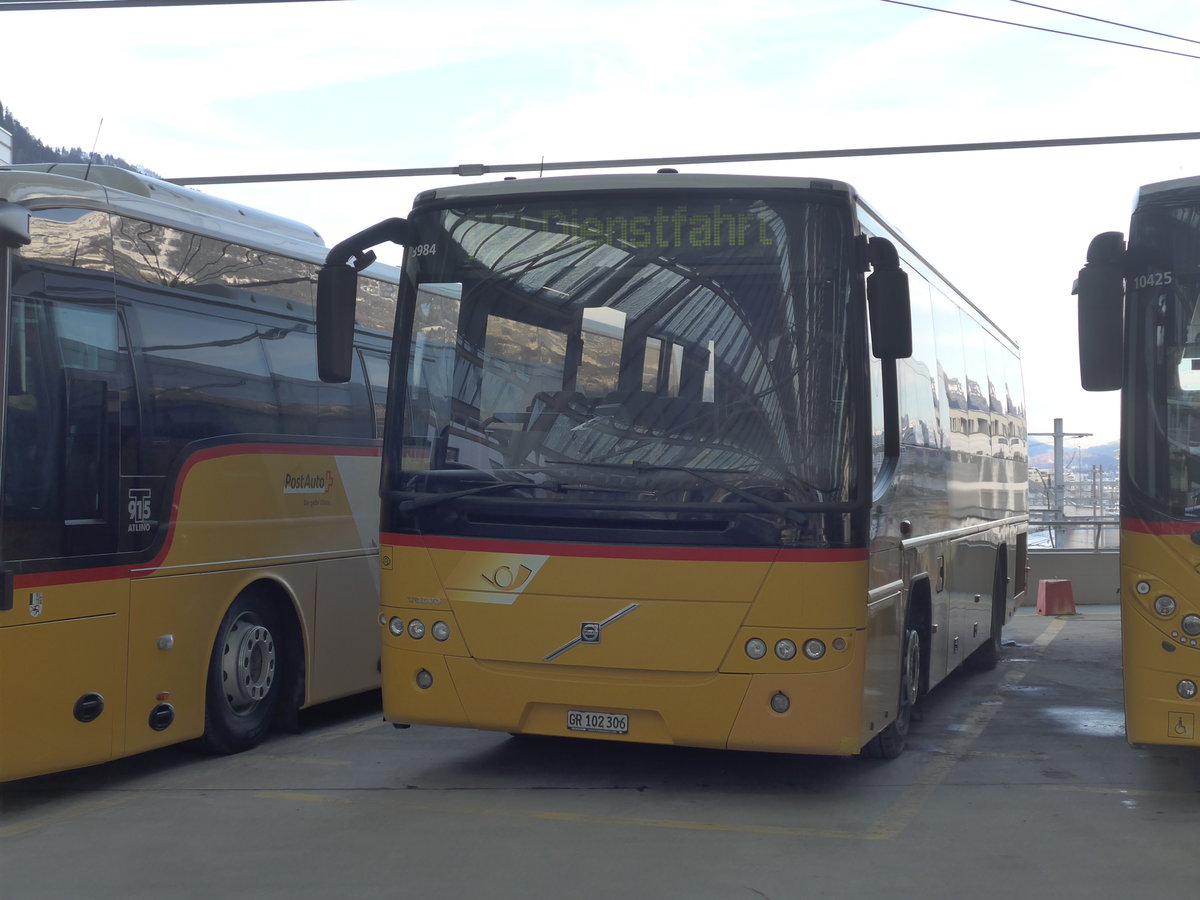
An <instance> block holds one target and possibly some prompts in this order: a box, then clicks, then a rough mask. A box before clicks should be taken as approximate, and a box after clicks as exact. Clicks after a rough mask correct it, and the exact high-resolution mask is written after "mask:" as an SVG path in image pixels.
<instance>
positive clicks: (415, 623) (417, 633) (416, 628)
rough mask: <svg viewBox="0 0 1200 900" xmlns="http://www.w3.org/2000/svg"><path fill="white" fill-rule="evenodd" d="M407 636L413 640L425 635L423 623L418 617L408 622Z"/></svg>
mask: <svg viewBox="0 0 1200 900" xmlns="http://www.w3.org/2000/svg"><path fill="white" fill-rule="evenodd" d="M408 636H409V637H410V638H412V639H413V640H414V641H419V640H420V639H421V638H423V637H425V623H424V622H422V621H421V620H420V619H413V620H412V621H411V622H409V623H408Z"/></svg>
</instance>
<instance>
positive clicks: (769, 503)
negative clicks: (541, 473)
mask: <svg viewBox="0 0 1200 900" xmlns="http://www.w3.org/2000/svg"><path fill="white" fill-rule="evenodd" d="M574 465H578V466H594V467H596V468H612V469H624V470H626V471H628V470H632V471H634V472H682V473H684V474H685V475H691V476H693V477H695V478H698V479H699V480H701V481H703V482H706V483H707V484H711V485H713V486H714V487H719V488H721V490H724V491H729V493H731V494H733V495H734V496H736V497H739V498H741V499H742V500H745V501H747V502H749V503H752V504H754V505H755V506H757V507H758V508H759V509H762V510H766V511H767V512H769V513H773V514H774V515H777V516H779V517H780V518H783V519H789V520H791V521H793V522H797V523H799V524H801V525H803V524H806V523H807V521H808V520H807V519H806V518H805V517H804V515H803V513H801V512H800V511H799V510H796V509H793V508H792V507H791V506H788V505H787V504H784V503H779V502H777V501H775V500H768V499H767V498H766V497H761V496H759V495H758V494H755V493H753V492H751V491H748V490H746V489H745V488H740V487H738V486H737V485H735V484H726V483H724V482H723V481H721V480H720V479H718V478H714V477H713V475H715V474H721V475H748V474H750V472H751V471H752V470H750V469H712V468H700V467H698V466H661V465H656V464H655V463H647V462H642V461H641V460H636V459H635V460H631V461H630V462H627V463H606V462H577V463H574Z"/></svg>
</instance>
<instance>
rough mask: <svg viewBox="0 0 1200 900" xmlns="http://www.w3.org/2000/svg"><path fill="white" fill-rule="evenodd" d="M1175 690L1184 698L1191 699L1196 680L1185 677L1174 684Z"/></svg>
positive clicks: (1193, 694)
mask: <svg viewBox="0 0 1200 900" xmlns="http://www.w3.org/2000/svg"><path fill="white" fill-rule="evenodd" d="M1175 692H1176V693H1177V694H1179V696H1180V697H1182V698H1183V699H1184V700H1192V699H1195V697H1196V682H1194V681H1192V680H1191V679H1190V678H1185V679H1183V681H1181V682H1179V684H1177V685H1175Z"/></svg>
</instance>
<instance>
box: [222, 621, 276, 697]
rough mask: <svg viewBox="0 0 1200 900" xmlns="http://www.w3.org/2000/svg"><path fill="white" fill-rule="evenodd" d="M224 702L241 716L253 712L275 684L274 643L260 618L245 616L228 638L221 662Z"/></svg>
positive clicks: (232, 626)
mask: <svg viewBox="0 0 1200 900" xmlns="http://www.w3.org/2000/svg"><path fill="white" fill-rule="evenodd" d="M221 678H222V682H223V684H224V686H225V699H226V700H227V701H228V703H229V706H230V708H231V709H232V710H233V711H234V712H235V713H237V714H238V715H245V714H246V713H248V712H250V711H252V710H253V709H254V707H255V705H256V704H258V703H259V702H261V701H262V700H263V698H264V697H266V696H267V694H268V693H269V692H270V690H271V685H272V683H273V682H274V681H275V639H274V638H273V637H272V636H271V632H270V630H269V629H268V628H267V627H266V626H265V625H263V624H262V623H261V622H260V621H258V620H257V617H251V616H250V615H248V614H247V615H242V616H239V617H238V618H237V620H236V621H234V623H233V624H232V625H231V626H230V628H229V631H228V633H227V634H226V635H225V652H224V654H223V656H222V660H221Z"/></svg>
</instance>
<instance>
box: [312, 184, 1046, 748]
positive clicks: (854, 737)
mask: <svg viewBox="0 0 1200 900" xmlns="http://www.w3.org/2000/svg"><path fill="white" fill-rule="evenodd" d="M383 239H391V240H393V241H396V242H398V243H402V244H404V245H405V247H406V250H405V257H404V258H405V264H404V267H403V272H404V274H403V276H402V278H401V288H400V297H399V310H398V313H397V329H396V333H395V340H396V345H397V352H398V358H397V364H396V366H395V367H394V368H393V381H392V392H391V394H390V397H391V400H390V401H389V407H388V415H387V427H386V433H385V438H384V462H383V469H384V472H383V488H382V496H383V505H382V534H381V554H382V555H381V565H382V570H383V578H382V606H381V615H380V628H381V634H382V642H383V697H384V713H385V716H386V717H387V718H388V719H389V720H391V721H393V722H396V723H428V724H437V725H453V726H466V727H471V728H479V729H491V730H497V731H504V732H512V733H517V734H542V735H564V736H574V737H586V738H595V739H601V740H609V741H639V742H649V743H664V744H678V745H687V746H696V747H714V748H730V749H741V750H763V751H779V752H792V753H817V754H838V755H854V754H858V753H860V752H866V753H868V754H871V755H875V756H879V757H884V758H890V757H894V756H896V755H897V754H899V753H900V752H901V750H902V749H903V747H904V742H905V737H906V733H907V731H908V727H909V722H910V717H911V711H912V708H913V705H914V704H915V703H916V702H917V700H918V698H919V697H920V696H921V695H922V694H923V693H924V692H926V691H927V690H929V689H930V688H932V687H933V686H935V685H937V684H938V683H939V682H941V681H942V680H943V679H944V678H945V677H946V676H947V675H948V674H949V673H951V672H953V671H955V670H956V669H958V668H959V667H960V665H962V664H963V663H967V664H969V665H971V666H979V667H990V666H993V665H995V664H996V663H997V661H998V659H999V655H1000V647H1001V645H1000V636H1001V629H1002V627H1003V625H1004V624H1005V622H1006V621H1007V620H1008V618H1009V617H1010V616H1011V614H1012V612H1013V610H1014V609H1015V607H1016V605H1017V604H1018V603H1019V602H1020V601H1021V599H1022V597H1023V594H1024V572H1025V550H1026V525H1027V512H1026V498H1027V491H1026V431H1025V422H1024V402H1023V399H1022V382H1021V369H1020V362H1019V355H1018V351H1017V347H1016V346H1015V344H1014V343H1013V341H1011V340H1010V339H1009V338H1008V337H1007V336H1005V334H1004V333H1002V332H1001V330H1000V329H999V328H997V327H996V325H995V324H993V322H992V321H990V320H989V319H988V317H987V316H985V315H984V314H983V313H982V312H981V311H980V310H979V309H978V308H976V307H975V306H973V305H972V304H971V303H970V302H968V301H967V299H966V298H965V297H963V296H962V295H961V294H960V293H959V292H958V291H956V290H955V289H954V288H953V287H951V286H950V285H949V284H948V283H947V282H946V281H945V279H943V278H942V277H941V276H940V275H939V274H938V273H937V271H936V270H935V269H934V268H933V267H932V266H930V265H929V264H928V263H927V262H926V261H925V260H924V259H923V258H922V257H921V256H920V255H919V254H918V253H916V252H915V251H914V250H913V249H912V248H911V247H910V246H909V245H908V244H907V243H906V242H905V241H904V240H903V239H901V238H900V237H899V236H898V235H897V234H896V233H895V232H893V231H892V230H891V229H890V228H888V226H887V225H885V224H884V222H883V221H882V219H880V218H879V217H878V216H877V215H876V214H875V213H874V212H872V210H871V209H870V208H869V207H868V206H867V205H866V204H865V203H863V202H862V201H861V200H860V199H859V197H858V196H857V195H856V193H855V192H854V191H853V190H852V189H851V188H850V187H849V186H848V185H845V184H841V183H836V182H830V181H817V180H808V179H799V178H773V177H752V176H740V177H738V176H725V175H685V174H677V173H674V172H671V171H665V172H662V173H659V174H653V175H605V176H588V175H583V176H568V177H561V178H544V179H538V180H530V181H516V180H509V181H503V182H497V183H490V184H480V185H476V186H469V187H454V188H448V189H439V190H432V191H428V192H425V193H423V194H421V195H419V196H418V198H417V200H416V203H415V206H414V209H413V210H412V213H411V215H410V216H409V217H408V218H407V219H393V220H389V221H388V222H385V223H380V225H378V226H374V227H373V228H371V229H368V230H367V231H365V232H363V233H362V234H361V235H358V236H355V237H354V238H350V239H348V240H346V241H343V242H342V244H339V245H338V248H337V252H334V253H331V255H330V257H329V260H328V264H327V266H326V267H325V268H324V269H323V270H322V275H321V288H320V289H319V299H318V306H319V308H320V309H321V310H322V311H323V312H322V316H324V318H322V319H321V326H320V330H321V334H320V340H321V343H322V348H321V349H322V375H323V377H326V378H330V379H332V380H334V381H337V380H339V379H340V378H341V377H342V376H343V375H345V374H347V372H346V371H344V370H345V365H344V360H345V358H346V354H347V353H348V350H349V343H348V338H347V335H348V323H349V318H348V316H349V310H350V309H351V308H352V306H353V299H352V292H353V284H354V281H355V278H354V270H353V268H352V267H351V266H350V265H348V263H349V262H350V260H352V259H353V260H355V261H360V260H367V259H370V256H369V253H368V251H367V247H368V246H370V245H371V244H373V243H377V242H379V241H380V240H383ZM868 273H869V274H868ZM402 348H403V350H402ZM405 358H406V361H405V363H404V364H401V361H404V360H405Z"/></svg>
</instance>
